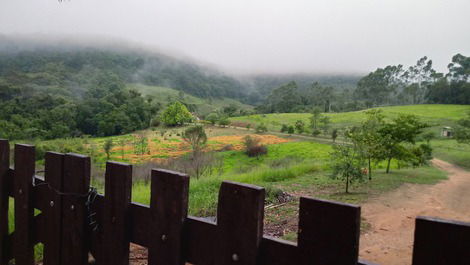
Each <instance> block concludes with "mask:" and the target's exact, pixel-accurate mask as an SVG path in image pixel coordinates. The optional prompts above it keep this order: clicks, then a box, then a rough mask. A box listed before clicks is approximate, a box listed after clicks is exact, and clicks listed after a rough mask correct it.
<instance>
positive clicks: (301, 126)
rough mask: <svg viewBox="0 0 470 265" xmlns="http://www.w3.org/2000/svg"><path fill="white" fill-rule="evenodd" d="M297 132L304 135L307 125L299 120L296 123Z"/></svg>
mask: <svg viewBox="0 0 470 265" xmlns="http://www.w3.org/2000/svg"><path fill="white" fill-rule="evenodd" d="M295 130H296V131H297V132H298V133H299V134H302V133H303V132H304V131H305V123H304V122H303V121H301V120H297V121H296V122H295Z"/></svg>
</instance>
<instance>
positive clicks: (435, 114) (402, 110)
mask: <svg viewBox="0 0 470 265" xmlns="http://www.w3.org/2000/svg"><path fill="white" fill-rule="evenodd" d="M378 109H381V110H382V111H383V113H384V114H385V116H386V117H387V118H393V117H396V116H398V114H414V115H416V116H418V117H419V118H420V119H421V120H422V121H425V122H427V123H429V124H430V125H431V126H433V127H434V128H435V129H437V127H439V126H452V125H454V124H455V122H456V121H457V120H459V119H461V118H464V117H465V116H466V113H467V112H468V111H470V105H442V104H435V105H433V104H425V105H408V106H392V107H381V108H378ZM365 111H366V110H362V111H353V112H342V113H326V114H325V115H326V116H328V117H330V119H331V123H332V127H334V128H339V129H342V128H345V127H347V126H351V125H355V124H358V123H359V122H361V121H363V120H364V119H365V118H366V114H365ZM311 116H312V114H310V113H273V114H257V115H250V116H242V117H234V118H231V120H232V121H233V122H244V123H252V124H261V123H264V124H265V125H266V126H267V127H268V128H269V129H270V130H276V131H277V130H279V129H280V128H281V126H282V124H286V125H294V124H295V122H296V121H297V120H302V121H304V122H305V124H309V119H310V117H311Z"/></svg>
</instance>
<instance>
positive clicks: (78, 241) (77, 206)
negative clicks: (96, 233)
mask: <svg viewBox="0 0 470 265" xmlns="http://www.w3.org/2000/svg"><path fill="white" fill-rule="evenodd" d="M89 187H90V158H89V157H86V156H81V155H76V154H66V155H65V158H64V179H63V189H64V193H66V195H65V196H63V198H62V253H61V262H62V264H67V265H83V264H86V263H87V259H88V251H89V234H88V231H87V230H88V229H87V228H88V226H87V211H86V207H85V201H86V197H85V195H86V194H87V193H88V190H89Z"/></svg>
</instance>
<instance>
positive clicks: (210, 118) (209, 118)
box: [206, 113, 219, 125]
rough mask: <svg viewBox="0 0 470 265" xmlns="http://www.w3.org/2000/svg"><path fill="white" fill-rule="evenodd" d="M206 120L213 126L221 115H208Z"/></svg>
mask: <svg viewBox="0 0 470 265" xmlns="http://www.w3.org/2000/svg"><path fill="white" fill-rule="evenodd" d="M206 120H207V121H208V122H210V123H211V124H212V125H215V123H216V122H217V121H218V120H219V115H217V113H210V114H209V115H207V117H206Z"/></svg>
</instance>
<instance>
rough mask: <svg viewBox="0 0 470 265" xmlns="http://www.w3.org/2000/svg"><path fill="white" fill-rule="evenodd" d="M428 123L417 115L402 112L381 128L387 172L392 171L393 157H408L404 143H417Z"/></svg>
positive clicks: (383, 155)
mask: <svg viewBox="0 0 470 265" xmlns="http://www.w3.org/2000/svg"><path fill="white" fill-rule="evenodd" d="M427 126H428V125H427V124H425V123H423V122H421V121H419V119H418V118H417V117H416V116H415V115H404V114H401V115H399V116H398V117H397V118H395V119H393V121H392V122H390V123H385V124H384V125H383V126H381V128H380V129H379V135H380V137H381V146H382V147H383V151H382V153H381V158H383V159H386V160H387V170H386V173H390V163H391V161H392V159H393V158H396V159H401V158H402V157H406V152H407V150H406V148H405V147H404V146H403V144H404V143H410V144H415V141H416V137H417V136H418V135H419V134H420V133H421V132H422V131H423V129H424V128H426V127H427Z"/></svg>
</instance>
